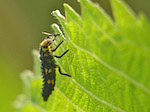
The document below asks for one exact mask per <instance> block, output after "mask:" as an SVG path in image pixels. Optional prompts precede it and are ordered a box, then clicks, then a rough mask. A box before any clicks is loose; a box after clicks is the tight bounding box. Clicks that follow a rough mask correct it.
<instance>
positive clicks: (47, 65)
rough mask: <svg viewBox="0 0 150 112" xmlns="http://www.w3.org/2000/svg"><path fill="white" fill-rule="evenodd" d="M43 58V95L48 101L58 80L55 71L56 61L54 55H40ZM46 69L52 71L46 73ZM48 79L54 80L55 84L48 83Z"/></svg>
mask: <svg viewBox="0 0 150 112" xmlns="http://www.w3.org/2000/svg"><path fill="white" fill-rule="evenodd" d="M40 59H41V69H42V75H43V79H44V80H43V82H44V84H43V91H42V96H43V99H44V101H47V99H48V97H49V95H50V94H51V93H52V91H53V90H54V86H55V80H56V78H55V77H56V73H55V67H56V65H55V61H54V59H53V57H52V56H45V57H40ZM45 69H48V70H49V69H51V70H52V72H51V73H45ZM48 80H54V84H52V83H51V84H48Z"/></svg>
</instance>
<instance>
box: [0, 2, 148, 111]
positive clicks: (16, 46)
mask: <svg viewBox="0 0 150 112" xmlns="http://www.w3.org/2000/svg"><path fill="white" fill-rule="evenodd" d="M124 1H125V2H127V3H128V4H129V6H130V7H132V9H133V10H134V11H135V12H136V13H139V12H144V13H145V14H146V15H147V16H148V17H149V18H150V7H149V4H150V0H124ZM93 2H96V3H99V4H100V5H101V6H102V7H103V8H104V9H105V10H106V12H107V13H108V14H109V15H111V16H112V12H111V6H110V2H109V0H93ZM63 3H68V4H69V5H70V6H71V7H73V8H74V9H75V10H76V11H77V12H78V13H80V6H79V3H78V2H77V1H76V0H55V1H54V0H53V1H52V0H44V1H42V0H1V1H0V112H13V111H14V110H15V109H14V108H13V101H14V100H15V99H16V97H17V95H18V94H21V93H22V90H23V89H22V83H21V80H20V73H21V72H22V71H24V70H25V69H30V70H32V65H33V60H32V54H31V51H32V50H33V49H38V48H39V43H40V42H41V41H42V40H43V39H44V37H45V36H44V35H42V34H41V32H42V31H48V32H52V29H51V26H50V25H51V24H52V23H57V20H56V19H55V18H54V17H53V16H52V15H51V12H52V11H53V10H56V9H59V10H60V11H61V13H62V14H64V8H63Z"/></svg>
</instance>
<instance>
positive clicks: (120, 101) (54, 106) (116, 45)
mask: <svg viewBox="0 0 150 112" xmlns="http://www.w3.org/2000/svg"><path fill="white" fill-rule="evenodd" d="M80 4H81V10H82V14H81V16H80V15H78V14H77V13H76V12H75V11H74V10H73V9H72V8H71V7H70V6H69V5H67V4H64V7H65V17H64V16H63V15H61V14H60V12H59V10H56V11H53V12H52V14H53V15H54V16H55V17H56V18H57V19H58V21H59V22H60V24H61V27H62V28H61V29H62V30H63V31H61V29H60V28H59V26H58V25H57V24H53V25H52V27H53V29H54V31H55V33H60V34H61V35H62V37H63V38H64V39H65V42H64V43H63V45H61V47H60V48H59V50H57V51H56V54H62V53H63V52H64V51H65V50H67V49H69V50H70V51H69V52H68V53H67V54H66V55H65V56H64V57H63V58H61V59H56V62H57V64H58V65H60V66H61V68H62V69H63V72H64V73H67V74H70V75H72V78H70V77H65V76H62V75H58V74H59V72H57V77H56V87H55V91H54V92H53V93H52V95H51V96H50V98H49V100H48V102H44V101H43V100H42V97H41V87H42V79H41V72H40V62H39V54H38V52H37V51H34V52H33V54H34V61H35V65H34V77H31V76H30V79H28V78H27V76H28V73H26V72H25V73H23V74H24V75H25V76H24V77H26V78H24V79H23V80H25V81H24V83H25V84H24V85H25V88H26V90H25V98H24V101H20V100H18V102H19V101H20V102H22V104H23V105H24V106H21V107H20V108H19V109H20V110H22V111H31V110H32V112H33V111H41V112H101V111H103V112H109V111H113V112H115V111H118V112H127V111H128V112H129V111H130V112H141V111H142V112H147V111H150V105H149V104H150V81H149V79H150V75H149V74H150V69H149V68H150V41H149V35H150V33H149V31H150V23H149V21H148V20H147V18H146V17H145V16H144V14H140V16H138V17H137V16H136V15H135V14H134V13H133V12H132V10H131V9H130V8H129V7H128V6H127V5H126V4H125V3H124V2H122V1H121V0H111V4H112V9H113V14H114V20H112V19H111V18H110V17H109V16H108V15H107V14H106V13H105V12H104V10H103V9H102V8H100V7H99V6H98V5H97V4H94V3H92V2H90V1H89V0H80ZM61 40H62V38H61V37H59V38H57V43H56V44H58V43H59V42H60V41H61ZM28 81H29V82H28ZM27 90H28V92H29V93H30V94H28V93H27Z"/></svg>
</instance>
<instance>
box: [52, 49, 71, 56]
mask: <svg viewBox="0 0 150 112" xmlns="http://www.w3.org/2000/svg"><path fill="white" fill-rule="evenodd" d="M68 51H69V49H68V50H67V51H65V52H64V53H63V54H62V55H61V56H57V55H54V56H55V57H56V58H61V57H62V56H63V55H65V54H66V53H67V52H68Z"/></svg>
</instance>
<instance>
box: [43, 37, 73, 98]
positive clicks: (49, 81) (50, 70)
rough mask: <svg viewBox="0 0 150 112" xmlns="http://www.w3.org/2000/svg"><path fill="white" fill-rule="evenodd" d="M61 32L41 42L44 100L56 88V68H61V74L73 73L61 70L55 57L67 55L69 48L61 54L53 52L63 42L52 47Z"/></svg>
mask: <svg viewBox="0 0 150 112" xmlns="http://www.w3.org/2000/svg"><path fill="white" fill-rule="evenodd" d="M58 35H59V34H52V35H50V36H54V38H49V37H48V38H47V39H45V40H44V41H43V42H42V43H41V44H40V60H41V70H42V75H43V82H44V84H43V88H42V96H43V99H44V101H47V100H48V97H49V95H50V94H51V93H52V91H53V90H54V86H55V80H56V73H55V68H56V67H57V68H59V73H60V74H61V75H65V76H68V77H71V75H68V74H65V73H62V72H61V68H60V67H59V66H58V65H56V64H55V60H54V57H56V58H61V57H62V56H63V55H65V54H66V53H67V52H68V51H69V50H66V51H65V52H64V53H63V54H62V55H61V56H57V55H53V52H54V51H56V49H57V48H58V47H59V46H60V45H61V44H62V42H63V41H61V43H59V44H58V45H57V47H56V48H55V49H52V43H53V41H54V40H55V37H56V36H58Z"/></svg>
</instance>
